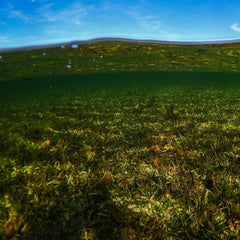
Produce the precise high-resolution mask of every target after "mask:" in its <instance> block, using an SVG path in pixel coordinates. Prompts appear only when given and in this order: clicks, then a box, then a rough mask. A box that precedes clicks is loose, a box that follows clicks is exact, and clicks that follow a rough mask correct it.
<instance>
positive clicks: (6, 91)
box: [0, 41, 240, 239]
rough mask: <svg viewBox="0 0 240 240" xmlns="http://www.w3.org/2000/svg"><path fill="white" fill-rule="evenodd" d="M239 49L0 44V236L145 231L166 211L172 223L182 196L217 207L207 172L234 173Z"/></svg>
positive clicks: (123, 44)
mask: <svg viewBox="0 0 240 240" xmlns="http://www.w3.org/2000/svg"><path fill="white" fill-rule="evenodd" d="M239 53H240V45H239V43H235V44H218V45H209V44H208V45H181V44H180V45H179V44H175V45H169V44H168V45H166V44H158V43H143V42H121V41H100V42H90V43H85V44H78V43H73V44H70V45H67V44H66V45H60V46H57V47H56V46H55V47H52V48H42V47H37V48H36V49H28V48H27V49H25V50H21V49H17V50H14V51H0V55H1V56H0V176H1V181H0V193H1V195H0V219H1V220H0V227H1V229H2V230H1V233H0V236H1V237H3V239H4V238H6V237H10V236H11V237H13V236H15V237H19V236H20V237H21V238H24V237H26V239H27V238H29V239H30V238H35V239H60V238H62V237H63V236H65V237H66V238H68V237H69V236H73V237H79V239H83V236H87V234H90V236H91V234H93V233H94V234H97V235H94V236H95V237H96V236H98V238H99V239H101V237H102V236H103V235H104V232H105V233H106V232H107V233H108V234H110V235H111V236H113V237H114V238H112V239H120V238H119V236H124V232H125V231H129V233H128V234H130V235H131V234H132V237H134V236H135V237H136V236H137V235H138V236H140V235H141V234H143V235H147V234H150V235H151V234H152V233H153V234H155V235H153V236H156V234H157V232H158V230H157V229H158V228H157V227H156V226H157V225H156V226H154V225H151V226H152V227H151V231H150V230H149V231H145V230H144V229H148V226H149V223H150V222H151V221H155V222H158V223H159V224H158V226H161V224H163V223H162V220H161V219H165V220H166V219H167V217H166V216H168V215H164V214H167V211H173V210H172V209H175V207H176V209H180V210H179V212H177V210H176V212H175V213H174V214H175V215H174V216H175V219H178V218H179V219H181V220H179V222H182V219H183V218H182V215H181V212H182V213H185V212H187V211H192V210H191V209H195V208H197V207H196V205H194V201H193V200H191V201H190V200H189V199H191V198H199V199H200V198H204V199H205V200H204V201H205V202H204V204H205V205H206V206H207V207H206V208H204V209H205V210H204V211H206V212H207V214H210V212H211V211H210V210H209V209H210V207H211V206H213V205H214V204H216V201H218V203H217V204H220V205H219V206H220V207H219V208H218V209H220V208H221V209H222V208H223V207H222V206H223V203H222V202H221V201H220V200H219V199H218V198H217V197H216V198H214V197H213V196H218V195H217V194H219V193H218V191H219V189H220V187H219V188H218V187H215V186H216V184H218V182H217V180H215V178H214V176H216V178H217V177H218V176H221V178H218V179H224V176H225V175H226V176H225V179H228V177H229V176H230V177H231V179H232V180H231V181H232V182H235V183H237V179H239V178H238V177H239V175H238V173H239V172H238V170H239V162H238V161H237V160H236V159H237V157H238V156H239V155H238V154H239V153H238V151H239V147H238V146H239V133H240V132H239V120H240V119H239V114H238V113H239V111H240V88H239V87H240V74H239V72H240V68H239V66H240V65H239ZM230 162H231V165H230ZM180 169H181V170H180ZM224 174H225V175H224ZM229 179H230V178H229ZM235 180H236V181H235ZM219 181H220V180H219ZM229 181H230V180H229ZM184 182H186V184H185V185H184ZM198 184H199V186H198ZM219 184H220V183H219ZM229 184H231V183H230V182H229ZM219 186H220V185H219ZM224 186H225V185H224ZM204 189H209V190H208V191H209V194H210V193H211V194H210V195H211V196H212V198H210V197H209V198H208V196H207V195H206V194H207V193H206V191H205V190H204ZM234 189H237V188H234ZM229 191H230V190H229ZM236 191H238V192H239V189H238V190H236ZM193 194H195V195H194V197H193ZM221 194H224V193H221ZM182 196H185V198H184V197H182ZM221 196H222V195H221ZM224 196H225V195H224ZM234 196H235V195H234V193H233V192H232V195H231V194H230V193H229V194H228V195H226V196H225V197H224V199H225V200H226V199H227V200H226V201H230V202H231V204H232V202H234V201H235V200H236V199H235V200H234V198H235V197H234ZM183 198H184V199H185V200H184V201H185V202H187V205H186V206H187V207H186V206H185V205H184V201H183ZM214 199H215V200H214ZM216 199H217V200H216ZM188 200H189V202H188ZM225 200H224V201H225ZM189 204H190V205H191V209H190V207H189V206H190V205H189ZM199 204H200V203H199ZM205 205H204V206H205ZM233 205H234V204H233ZM234 206H235V205H234ZM174 211H175V210H174ZM199 211H200V210H199V209H198V208H197V209H195V212H194V211H192V212H191V213H189V216H192V215H194V214H195V215H196V212H199ZM214 211H215V212H216V211H217V210H214ZM219 211H220V210H219ZM206 212H204V214H205V213H206ZM168 214H169V213H168ZM191 214H192V215H191ZM204 214H203V215H204ZM222 214H224V213H223V212H222ZM195 215H194V216H195ZM163 216H165V217H163ZM209 216H210V215H209ZM211 216H212V215H211ZM221 216H223V215H221ZM224 216H225V215H224ZM196 218H197V216H196ZM129 219H130V220H129ZM138 219H139V220H138ZM149 219H150V220H151V219H152V220H151V221H150V220H149ZM189 219H190V218H189ZM193 219H194V217H193ZM229 219H231V218H230V217H229ZM165 220H164V221H165ZM189 221H190V222H191V221H193V220H191V219H190V220H189ZM212 221H213V220H212ZM229 221H230V220H229ZM231 221H233V224H235V225H236V224H237V223H235V222H234V220H231ZM225 222H227V220H226V221H225ZM133 223H134V224H133ZM164 224H165V225H166V224H170V223H169V222H168V221H167V220H166V223H164ZM189 224H190V223H189ZM235 225H234V226H235ZM142 226H145V227H144V228H143V227H142ZM169 226H170V225H169ZM211 226H212V225H211ZM236 226H237V225H236ZM179 228H180V230H179V234H180V233H181V232H184V231H185V230H184V225H183V226H182V228H183V229H182V230H181V226H179ZM126 229H128V230H126ZM129 229H130V230H129ZM169 229H170V230H169V231H172V230H171V228H169ZM224 229H225V228H224ZM154 231H155V233H154ZM196 231H197V230H196ZM211 231H213V230H211ZM219 231H220V230H219ZM222 234H225V233H224V232H222ZM150 235H149V237H151V236H152V235H151V236H150ZM92 236H93V235H92ZM179 236H181V234H180V235H179ZM196 236H197V235H196ZM90 239H93V238H90ZM102 239H103V238H102ZM123 239H124V237H123Z"/></svg>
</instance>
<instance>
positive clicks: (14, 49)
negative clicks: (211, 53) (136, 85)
mask: <svg viewBox="0 0 240 240" xmlns="http://www.w3.org/2000/svg"><path fill="white" fill-rule="evenodd" d="M106 41H109V42H111V41H112V42H113V41H116V42H133V43H134V42H136V43H156V44H166V45H209V44H210V45H217V44H228V43H240V39H221V40H197V41H181V40H180V41H168V40H156V39H134V38H117V37H100V38H91V39H87V40H73V41H67V42H61V43H50V44H40V45H28V46H19V47H8V48H0V53H6V52H21V51H31V50H39V49H48V48H54V47H61V46H71V45H74V44H77V45H82V44H87V43H94V42H106Z"/></svg>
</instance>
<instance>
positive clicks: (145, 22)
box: [127, 9, 162, 31]
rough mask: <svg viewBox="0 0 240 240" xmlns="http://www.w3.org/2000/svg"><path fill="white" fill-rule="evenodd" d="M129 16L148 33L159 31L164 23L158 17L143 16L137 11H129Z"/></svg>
mask: <svg viewBox="0 0 240 240" xmlns="http://www.w3.org/2000/svg"><path fill="white" fill-rule="evenodd" d="M127 14H128V15H129V16H130V17H131V18H133V19H134V20H135V21H136V22H137V24H138V25H139V26H140V27H142V28H144V29H145V30H147V31H157V30H160V28H161V25H162V23H161V21H160V20H159V19H158V18H157V17H156V16H153V15H144V14H141V13H139V12H138V11H136V9H132V10H131V11H127Z"/></svg>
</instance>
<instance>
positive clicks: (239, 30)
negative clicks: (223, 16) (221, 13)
mask: <svg viewBox="0 0 240 240" xmlns="http://www.w3.org/2000/svg"><path fill="white" fill-rule="evenodd" d="M231 29H232V30H233V31H234V32H240V27H238V23H234V24H232V25H231Z"/></svg>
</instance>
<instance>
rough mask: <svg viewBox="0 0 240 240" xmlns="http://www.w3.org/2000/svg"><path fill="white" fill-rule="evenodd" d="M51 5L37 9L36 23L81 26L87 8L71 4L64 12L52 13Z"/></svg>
mask: <svg viewBox="0 0 240 240" xmlns="http://www.w3.org/2000/svg"><path fill="white" fill-rule="evenodd" d="M52 6H54V4H53V3H50V4H45V5H43V6H42V7H41V8H39V9H37V13H38V14H37V17H36V19H35V20H36V21H37V22H47V23H49V22H59V23H60V22H65V23H71V24H77V25H78V24H81V23H82V21H81V20H82V18H83V17H84V16H86V15H87V14H88V9H89V7H83V6H80V5H79V4H73V5H71V6H69V7H68V8H65V9H64V10H59V11H52V10H51V7H52Z"/></svg>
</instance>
